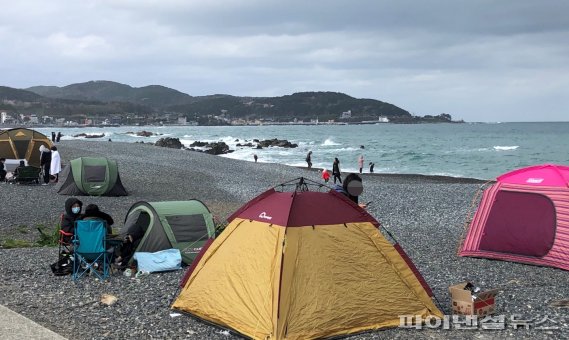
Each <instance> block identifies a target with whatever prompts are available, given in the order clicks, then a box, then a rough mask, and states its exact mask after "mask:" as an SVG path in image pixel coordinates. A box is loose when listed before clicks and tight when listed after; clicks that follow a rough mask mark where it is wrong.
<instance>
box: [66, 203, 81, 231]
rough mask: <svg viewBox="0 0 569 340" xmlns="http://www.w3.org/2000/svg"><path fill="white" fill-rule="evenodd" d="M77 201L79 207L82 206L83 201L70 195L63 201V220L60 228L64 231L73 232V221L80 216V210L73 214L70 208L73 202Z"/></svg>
mask: <svg viewBox="0 0 569 340" xmlns="http://www.w3.org/2000/svg"><path fill="white" fill-rule="evenodd" d="M75 203H79V207H81V209H82V208H83V202H81V201H80V200H78V199H77V198H75V197H70V198H68V199H67V200H66V201H65V215H63V220H62V221H61V230H63V231H64V232H66V233H71V234H73V232H74V230H73V229H74V228H75V221H76V220H78V219H79V217H81V211H79V213H77V214H74V213H73V211H72V210H71V207H72V206H73V205H74V204H75Z"/></svg>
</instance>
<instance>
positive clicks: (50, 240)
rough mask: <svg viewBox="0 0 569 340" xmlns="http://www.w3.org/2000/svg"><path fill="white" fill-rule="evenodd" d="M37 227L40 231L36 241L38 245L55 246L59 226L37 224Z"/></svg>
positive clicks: (57, 240)
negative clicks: (51, 226) (50, 226)
mask: <svg viewBox="0 0 569 340" xmlns="http://www.w3.org/2000/svg"><path fill="white" fill-rule="evenodd" d="M37 229H38V231H39V233H40V238H39V240H37V242H36V244H37V245H38V246H40V247H55V246H57V245H58V244H59V226H55V227H53V228H48V227H44V226H38V228H37Z"/></svg>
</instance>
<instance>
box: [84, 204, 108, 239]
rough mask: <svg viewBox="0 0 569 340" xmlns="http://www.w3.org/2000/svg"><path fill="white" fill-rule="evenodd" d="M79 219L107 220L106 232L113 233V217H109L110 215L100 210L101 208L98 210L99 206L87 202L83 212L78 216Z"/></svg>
mask: <svg viewBox="0 0 569 340" xmlns="http://www.w3.org/2000/svg"><path fill="white" fill-rule="evenodd" d="M80 219H81V220H92V219H99V220H103V221H105V222H107V234H112V233H113V227H112V225H113V223H115V221H113V218H112V217H111V215H109V214H107V213H104V212H102V211H101V210H99V206H97V205H96V204H89V205H88V206H87V207H85V214H83V215H82V216H81V218H80Z"/></svg>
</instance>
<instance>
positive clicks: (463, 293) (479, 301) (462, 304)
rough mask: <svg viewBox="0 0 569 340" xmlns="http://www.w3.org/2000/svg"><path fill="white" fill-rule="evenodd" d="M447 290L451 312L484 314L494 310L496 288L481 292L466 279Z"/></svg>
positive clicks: (491, 312)
mask: <svg viewBox="0 0 569 340" xmlns="http://www.w3.org/2000/svg"><path fill="white" fill-rule="evenodd" d="M449 291H450V295H451V298H452V312H453V314H459V315H478V316H486V315H491V314H493V313H494V312H495V303H496V301H495V297H496V294H498V290H497V289H491V290H487V291H485V292H483V291H481V289H480V288H478V287H476V286H474V285H473V284H472V283H470V282H468V281H467V282H462V283H458V284H455V285H452V286H450V287H449Z"/></svg>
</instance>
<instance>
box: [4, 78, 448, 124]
mask: <svg viewBox="0 0 569 340" xmlns="http://www.w3.org/2000/svg"><path fill="white" fill-rule="evenodd" d="M0 109H4V110H10V111H14V112H16V113H36V114H42V115H45V114H47V115H52V116H55V117H73V116H77V117H108V116H109V115H111V114H112V115H114V116H117V115H119V116H122V117H134V116H137V117H141V116H142V117H154V118H153V119H154V120H155V121H161V120H162V118H160V117H166V116H167V117H169V116H170V115H171V114H174V117H176V116H182V117H183V116H185V117H187V118H188V119H189V120H197V121H200V122H202V121H204V117H205V120H207V121H208V122H209V123H212V117H213V116H222V117H224V118H231V119H235V118H246V119H265V120H273V121H290V120H293V119H301V120H308V119H316V118H318V120H319V121H327V120H336V121H338V120H340V116H341V115H342V113H343V112H347V111H350V112H351V118H343V119H341V120H342V121H346V122H358V121H365V120H377V118H378V117H387V118H389V120H390V121H391V122H397V123H424V122H446V121H450V118H449V119H447V116H448V117H450V115H445V116H442V115H439V116H425V117H417V116H413V115H411V114H410V113H409V112H408V111H406V110H404V109H402V108H400V107H398V106H396V105H393V104H390V103H386V102H382V101H380V100H375V99H358V98H354V97H351V96H349V95H347V94H344V93H338V92H299V93H294V94H291V95H285V96H279V97H238V96H231V95H225V94H214V95H208V96H190V95H188V94H186V93H182V92H180V91H177V90H174V89H171V88H167V87H164V86H160V85H150V86H144V87H138V88H136V87H131V86H129V85H125V84H121V83H117V82H112V81H89V82H85V83H78V84H71V85H67V86H63V87H58V86H34V87H30V88H28V89H25V90H20V89H14V88H10V87H1V86H0ZM129 119H130V118H129ZM168 119H169V118H168ZM215 121H216V120H215V119H214V120H213V123H214V124H215ZM217 121H218V122H219V123H222V122H223V120H222V119H221V118H220V119H219V120H217Z"/></svg>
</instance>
